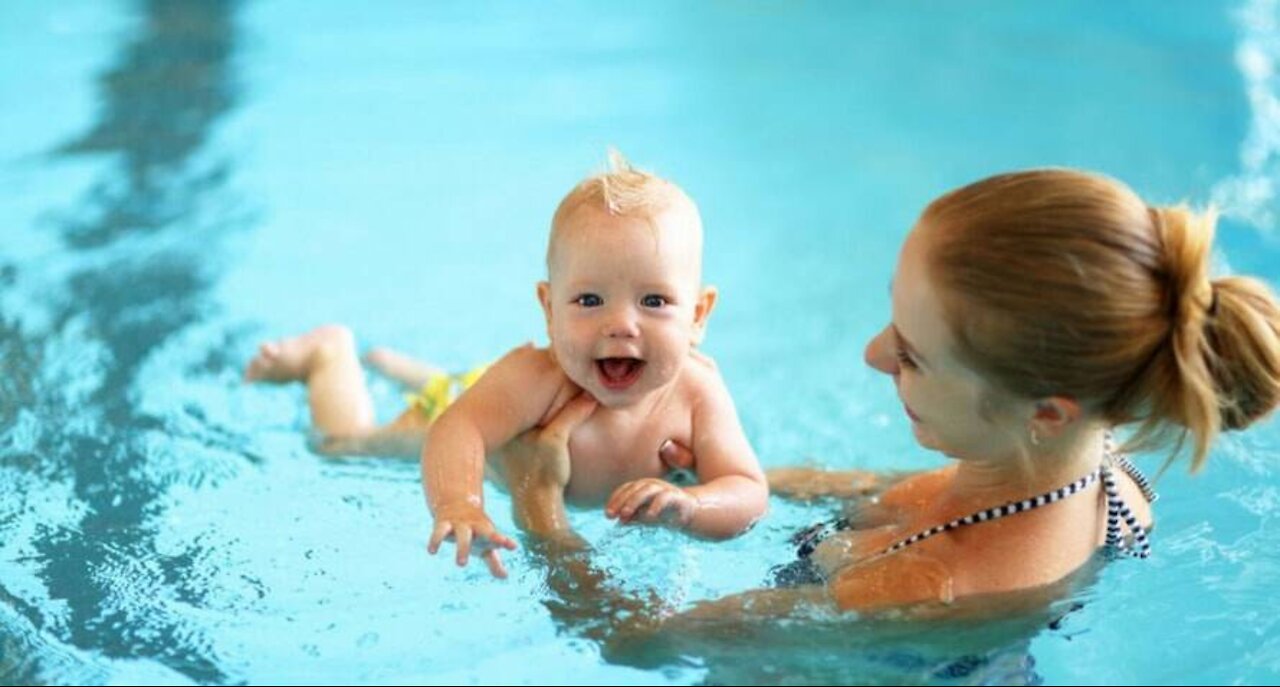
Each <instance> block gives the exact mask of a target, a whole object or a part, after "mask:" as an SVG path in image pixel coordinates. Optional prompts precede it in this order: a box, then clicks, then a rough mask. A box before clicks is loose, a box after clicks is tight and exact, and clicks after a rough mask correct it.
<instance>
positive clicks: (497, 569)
mask: <svg viewBox="0 0 1280 687" xmlns="http://www.w3.org/2000/svg"><path fill="white" fill-rule="evenodd" d="M482 557H483V558H484V562H485V565H488V566H489V573H490V574H492V575H493V576H494V577H496V578H498V579H500V580H505V579H507V568H506V566H504V565H503V564H502V556H501V555H500V554H499V553H498V550H497V549H489V550H488V551H485V552H484V556H482Z"/></svg>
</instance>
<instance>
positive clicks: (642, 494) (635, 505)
mask: <svg viewBox="0 0 1280 687" xmlns="http://www.w3.org/2000/svg"><path fill="white" fill-rule="evenodd" d="M664 488H665V485H663V484H661V483H653V482H651V483H648V484H644V485H641V486H640V487H639V488H637V489H636V490H635V491H633V492H631V494H630V495H629V496H628V497H627V502H626V503H625V504H623V505H622V508H620V509H619V510H618V519H619V520H621V521H622V522H627V521H628V520H630V519H631V518H632V516H634V515H635V513H636V511H638V510H640V508H641V507H642V506H644V504H646V503H648V501H649V499H651V498H653V497H654V496H655V495H657V494H658V493H659V492H661V491H662V490H663V489H664Z"/></svg>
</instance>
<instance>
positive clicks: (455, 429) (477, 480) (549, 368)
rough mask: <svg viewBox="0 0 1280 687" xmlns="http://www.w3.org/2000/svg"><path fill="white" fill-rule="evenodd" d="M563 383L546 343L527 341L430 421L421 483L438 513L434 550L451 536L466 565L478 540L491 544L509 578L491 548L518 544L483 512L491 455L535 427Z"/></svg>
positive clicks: (493, 561)
mask: <svg viewBox="0 0 1280 687" xmlns="http://www.w3.org/2000/svg"><path fill="white" fill-rule="evenodd" d="M565 383H566V380H565V377H564V373H563V372H561V370H560V368H559V366H557V365H556V364H555V362H554V361H553V360H552V359H551V356H550V354H548V352H547V351H546V350H545V349H537V348H534V347H532V346H523V347H521V348H517V349H515V350H513V351H511V352H510V353H508V354H507V355H505V356H503V357H502V359H501V360H499V361H498V362H496V363H494V364H493V365H492V366H491V367H490V368H489V370H488V371H487V372H485V374H484V376H482V377H481V378H480V379H479V380H478V381H477V382H476V384H475V386H473V387H471V388H470V389H468V390H467V392H466V393H464V394H463V395H462V396H461V397H460V398H459V399H458V400H457V401H456V402H455V403H454V404H453V405H452V406H450V407H449V409H448V410H446V411H445V412H444V414H443V415H441V416H440V418H439V419H437V420H436V421H435V423H434V424H433V425H432V426H431V428H430V430H429V431H428V433H427V441H426V446H425V447H424V448H423V450H422V483H423V488H424V489H425V491H426V497H427V505H428V506H429V507H430V508H431V512H432V514H433V515H434V516H435V527H434V528H433V530H432V533H431V541H430V543H429V544H428V550H429V551H430V552H431V553H435V552H436V551H438V550H439V548H440V544H441V542H443V541H444V540H445V539H446V538H447V537H450V536H452V537H453V538H455V539H456V540H457V561H458V565H466V562H467V557H468V555H469V553H470V551H471V546H472V542H473V540H474V541H476V542H477V543H479V544H480V545H481V546H483V547H485V548H486V551H485V559H486V562H488V564H489V569H490V571H492V572H493V574H494V575H495V576H498V577H502V576H504V574H505V570H504V569H503V567H502V563H501V560H500V559H499V557H498V555H497V551H496V550H495V549H494V548H493V547H494V546H499V547H502V548H507V549H512V548H515V542H514V541H512V540H511V539H510V538H508V537H506V536H504V535H502V534H500V533H498V532H497V531H496V530H495V529H494V527H493V523H492V521H490V520H489V517H488V515H486V514H485V512H484V497H483V494H484V485H483V482H484V463H485V456H486V455H487V454H488V453H489V452H490V451H492V450H494V449H496V448H498V447H499V446H502V445H503V444H506V443H507V442H508V441H510V440H511V439H512V437H515V436H516V435H517V434H519V433H520V432H522V431H524V430H526V429H528V428H530V427H533V426H534V425H536V424H537V423H538V421H539V419H541V418H542V416H543V415H544V414H545V413H546V412H547V409H548V407H549V406H550V405H551V403H552V401H553V399H555V398H556V397H557V395H558V394H557V392H558V391H560V390H561V387H563V386H564V385H565Z"/></svg>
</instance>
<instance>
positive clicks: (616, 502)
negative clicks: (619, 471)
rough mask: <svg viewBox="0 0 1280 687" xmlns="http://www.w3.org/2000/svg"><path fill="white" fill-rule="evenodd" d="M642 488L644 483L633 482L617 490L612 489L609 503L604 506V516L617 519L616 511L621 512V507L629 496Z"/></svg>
mask: <svg viewBox="0 0 1280 687" xmlns="http://www.w3.org/2000/svg"><path fill="white" fill-rule="evenodd" d="M643 486H644V482H642V481H635V482H627V483H626V484H624V485H622V486H620V487H618V488H617V489H614V490H613V494H612V495H611V496H609V501H608V502H607V503H605V504H604V514H605V515H606V516H608V517H611V518H615V517H617V516H618V511H619V510H621V509H622V506H623V505H625V504H626V503H627V499H628V498H629V497H630V496H631V494H632V493H633V492H634V491H635V490H636V489H639V488H640V487H643Z"/></svg>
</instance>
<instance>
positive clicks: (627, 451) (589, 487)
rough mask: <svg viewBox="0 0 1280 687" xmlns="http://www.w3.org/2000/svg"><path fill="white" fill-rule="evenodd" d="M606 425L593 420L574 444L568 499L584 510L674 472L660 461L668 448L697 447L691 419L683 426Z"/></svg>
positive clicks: (665, 420)
mask: <svg viewBox="0 0 1280 687" xmlns="http://www.w3.org/2000/svg"><path fill="white" fill-rule="evenodd" d="M605 419H606V421H603V422H601V421H594V422H593V421H590V420H589V421H588V422H586V423H584V424H583V425H582V426H581V427H579V428H578V429H577V430H576V431H575V432H574V433H573V436H572V437H571V438H570V440H569V456H570V461H571V465H572V471H571V473H570V477H569V485H568V487H567V489H566V492H565V495H566V496H567V497H568V498H569V499H570V500H571V501H573V502H575V503H578V504H580V505H585V504H591V503H598V502H602V501H604V500H605V499H607V498H608V497H609V494H610V493H612V492H613V490H614V489H616V488H617V487H619V486H621V485H622V484H625V483H626V482H630V481H632V480H637V479H643V478H646V477H662V476H663V475H665V474H666V473H667V472H668V469H667V467H666V466H665V465H663V463H662V460H661V459H660V458H659V457H658V449H659V448H660V447H661V446H662V444H663V442H665V441H667V440H668V439H670V440H673V441H676V442H678V443H681V444H683V445H685V446H690V445H691V443H692V442H691V440H692V435H693V431H692V426H691V422H690V421H689V419H688V418H687V417H686V418H685V419H684V421H683V422H681V421H680V420H679V419H677V418H674V417H670V416H667V417H660V418H652V419H650V421H648V422H638V421H625V420H621V421H619V420H613V421H608V420H609V418H605ZM592 420H595V418H592Z"/></svg>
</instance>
